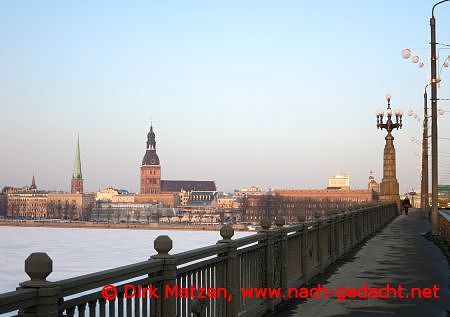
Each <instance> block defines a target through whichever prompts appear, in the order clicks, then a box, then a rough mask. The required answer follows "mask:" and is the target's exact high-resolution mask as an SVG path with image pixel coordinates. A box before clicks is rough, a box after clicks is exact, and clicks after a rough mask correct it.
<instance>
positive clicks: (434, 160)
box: [430, 0, 450, 235]
mask: <svg viewBox="0 0 450 317" xmlns="http://www.w3.org/2000/svg"><path fill="white" fill-rule="evenodd" d="M448 1H450V0H442V1H439V2H438V3H436V4H435V5H434V6H433V8H432V10H431V18H430V28H431V43H430V45H431V57H430V60H431V201H432V209H431V233H432V234H433V235H437V234H439V229H438V214H437V212H438V201H437V199H438V193H437V185H438V144H437V141H438V132H437V98H438V96H437V83H438V78H437V55H436V19H435V17H434V9H435V8H436V6H438V5H440V4H442V3H444V2H448Z"/></svg>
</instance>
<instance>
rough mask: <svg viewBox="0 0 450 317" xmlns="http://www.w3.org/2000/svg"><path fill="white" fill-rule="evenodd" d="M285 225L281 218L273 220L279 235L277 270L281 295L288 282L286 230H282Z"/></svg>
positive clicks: (284, 292)
mask: <svg viewBox="0 0 450 317" xmlns="http://www.w3.org/2000/svg"><path fill="white" fill-rule="evenodd" d="M285 224H286V221H285V219H284V218H282V217H277V219H276V220H275V225H276V226H277V228H278V230H280V235H281V250H280V255H281V259H280V262H279V263H280V265H281V267H280V268H279V270H280V272H281V273H280V276H281V281H280V282H281V283H280V286H281V292H282V294H286V293H287V285H288V280H287V262H288V249H287V248H288V237H287V231H286V228H284V225H285ZM292 256H293V255H292Z"/></svg>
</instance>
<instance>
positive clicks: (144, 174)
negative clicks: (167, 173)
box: [141, 125, 161, 195]
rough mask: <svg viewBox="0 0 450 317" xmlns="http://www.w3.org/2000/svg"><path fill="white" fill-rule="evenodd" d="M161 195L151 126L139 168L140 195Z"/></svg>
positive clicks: (159, 172)
mask: <svg viewBox="0 0 450 317" xmlns="http://www.w3.org/2000/svg"><path fill="white" fill-rule="evenodd" d="M159 193H161V166H160V165H159V158H158V155H157V154H156V141H155V133H154V132H153V126H152V125H151V126H150V131H149V132H148V134H147V148H146V151H145V155H144V158H143V159H142V166H141V195H149V194H150V195H151V194H159Z"/></svg>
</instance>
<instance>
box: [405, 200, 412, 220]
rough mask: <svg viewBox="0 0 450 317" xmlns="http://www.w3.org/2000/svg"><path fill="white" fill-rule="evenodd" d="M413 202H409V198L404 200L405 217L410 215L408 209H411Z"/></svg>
mask: <svg viewBox="0 0 450 317" xmlns="http://www.w3.org/2000/svg"><path fill="white" fill-rule="evenodd" d="M411 207H412V206H411V202H410V201H409V198H408V196H406V197H405V199H403V209H405V215H408V209H409V208H411Z"/></svg>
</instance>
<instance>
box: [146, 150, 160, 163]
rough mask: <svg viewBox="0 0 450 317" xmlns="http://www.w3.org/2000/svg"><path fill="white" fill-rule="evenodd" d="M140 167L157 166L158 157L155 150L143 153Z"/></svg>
mask: <svg viewBox="0 0 450 317" xmlns="http://www.w3.org/2000/svg"><path fill="white" fill-rule="evenodd" d="M142 165H159V157H158V154H156V150H151V149H149V150H147V151H146V152H145V155H144V158H143V159H142Z"/></svg>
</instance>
